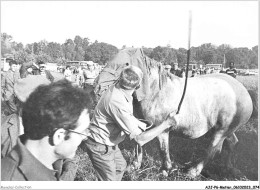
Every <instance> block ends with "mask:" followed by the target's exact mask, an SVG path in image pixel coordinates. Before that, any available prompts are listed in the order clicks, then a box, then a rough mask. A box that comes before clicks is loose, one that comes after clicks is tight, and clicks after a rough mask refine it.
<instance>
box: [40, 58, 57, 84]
mask: <svg viewBox="0 0 260 190" xmlns="http://www.w3.org/2000/svg"><path fill="white" fill-rule="evenodd" d="M38 65H39V69H38V70H37V71H36V73H35V75H44V76H46V78H47V79H48V80H50V81H51V82H53V81H54V77H53V76H52V74H51V72H50V71H49V70H47V69H46V64H45V63H44V62H43V61H39V62H38Z"/></svg>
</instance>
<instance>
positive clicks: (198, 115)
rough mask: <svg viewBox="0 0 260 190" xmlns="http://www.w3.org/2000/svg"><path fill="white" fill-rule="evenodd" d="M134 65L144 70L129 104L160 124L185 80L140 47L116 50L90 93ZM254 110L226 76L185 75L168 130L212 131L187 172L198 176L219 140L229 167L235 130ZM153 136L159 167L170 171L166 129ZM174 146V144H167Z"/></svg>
mask: <svg viewBox="0 0 260 190" xmlns="http://www.w3.org/2000/svg"><path fill="white" fill-rule="evenodd" d="M127 65H135V66H138V67H139V68H140V69H141V70H142V71H143V74H144V75H143V79H142V84H141V87H140V89H138V90H137V91H136V93H135V97H136V99H137V101H136V103H135V105H134V108H136V113H137V115H138V116H139V118H144V119H146V120H150V121H152V122H153V123H154V125H160V124H161V123H162V122H164V121H165V119H166V117H167V115H169V113H172V112H173V111H176V110H177V107H178V104H179V102H180V99H181V96H182V93H183V89H184V79H181V78H178V77H175V76H174V75H171V74H167V73H166V72H165V71H164V70H163V67H162V64H161V63H159V62H156V61H154V60H152V59H150V58H148V57H147V56H145V55H144V54H143V52H142V50H141V49H124V50H122V51H120V52H119V53H118V54H117V55H116V56H115V57H114V58H113V59H112V60H111V61H110V62H109V63H108V65H107V67H106V68H105V69H104V70H103V71H102V72H101V74H100V76H99V77H98V78H97V79H96V81H95V93H96V95H97V96H99V95H101V94H102V92H104V91H105V90H106V89H107V87H108V86H109V85H111V84H112V83H113V82H114V81H115V80H116V79H117V77H118V75H119V73H120V71H121V70H122V68H123V67H125V66H127ZM252 111H253V104H252V100H251V97H250V95H249V93H248V91H247V90H246V88H245V87H244V86H243V85H242V84H241V83H240V82H238V81H237V80H236V79H234V78H233V77H230V76H228V75H226V74H211V75H202V76H197V77H194V78H189V79H188V85H187V89H186V94H185V97H184V100H183V103H182V106H181V109H180V112H179V114H176V115H173V116H172V117H171V118H169V119H171V120H174V122H169V123H175V124H174V125H172V126H171V128H170V130H173V131H175V132H177V133H179V134H181V135H183V136H185V137H188V138H191V139H195V138H198V137H201V136H202V135H204V134H205V133H207V132H209V131H211V133H210V139H211V142H210V144H209V145H208V148H207V150H206V154H205V155H204V156H203V157H202V158H201V159H199V160H198V161H196V162H194V163H193V164H192V165H191V167H190V168H188V170H187V172H188V174H189V175H190V176H192V177H195V176H197V175H199V174H200V173H201V171H202V169H203V167H204V166H205V164H207V163H208V162H209V161H210V160H211V159H212V158H213V157H214V155H215V153H216V152H220V151H221V149H222V145H223V142H224V140H225V141H227V144H228V147H229V155H228V157H227V160H226V161H225V164H226V166H227V167H228V168H233V166H232V163H231V153H232V151H233V149H234V146H235V144H236V143H237V142H238V139H237V137H236V135H235V133H234V132H235V131H236V130H237V129H238V128H239V127H241V126H243V125H244V124H245V123H246V122H247V121H248V120H249V118H250V116H251V114H252ZM170 130H166V131H164V132H163V133H161V134H160V135H159V136H158V139H159V142H160V148H161V151H162V153H163V154H162V159H163V168H164V169H165V170H166V171H170V170H171V169H173V167H172V166H173V164H172V161H171V159H170V155H169V131H170ZM170 146H174V145H172V144H171V145H170Z"/></svg>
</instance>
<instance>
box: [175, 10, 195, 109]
mask: <svg viewBox="0 0 260 190" xmlns="http://www.w3.org/2000/svg"><path fill="white" fill-rule="evenodd" d="M191 21H192V13H191V11H189V33H188V36H189V37H188V51H187V65H186V71H185V84H184V90H183V94H182V97H181V101H180V103H179V106H178V110H177V112H176V114H179V112H180V109H181V104H182V102H183V99H184V96H185V93H186V88H187V81H188V72H189V62H190V41H191Z"/></svg>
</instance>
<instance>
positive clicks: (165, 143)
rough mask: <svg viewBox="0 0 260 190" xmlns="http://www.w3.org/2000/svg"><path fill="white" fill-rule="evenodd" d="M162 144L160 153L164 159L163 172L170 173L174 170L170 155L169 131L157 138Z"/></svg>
mask: <svg viewBox="0 0 260 190" xmlns="http://www.w3.org/2000/svg"><path fill="white" fill-rule="evenodd" d="M157 138H158V140H159V143H160V153H161V157H162V162H163V164H162V168H161V169H162V171H163V173H165V172H167V173H168V172H169V171H170V170H171V169H172V162H171V159H170V153H169V131H167V132H166V131H165V132H163V133H161V134H160V135H158V136H157Z"/></svg>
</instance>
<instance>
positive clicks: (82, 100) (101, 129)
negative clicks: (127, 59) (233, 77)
mask: <svg viewBox="0 0 260 190" xmlns="http://www.w3.org/2000/svg"><path fill="white" fill-rule="evenodd" d="M9 65H10V69H9V71H7V72H5V73H2V75H1V76H2V86H1V87H2V114H1V166H2V167H1V180H2V181H57V180H66V181H71V180H74V178H75V175H76V171H77V163H76V161H75V154H76V150H77V149H78V147H79V146H80V147H81V148H82V150H83V151H85V152H86V154H88V156H89V158H90V160H91V161H92V164H93V167H94V169H95V171H96V177H97V180H100V181H115V180H117V181H119V180H121V179H122V177H123V174H124V172H125V170H126V166H127V162H126V161H125V159H124V157H123V155H122V153H121V151H120V149H119V147H118V144H120V143H121V142H122V141H124V139H125V137H126V136H127V135H128V136H129V137H130V139H134V140H135V141H136V143H138V144H139V145H144V144H145V143H147V142H149V141H151V140H152V139H153V138H155V137H156V136H157V135H159V134H160V133H162V131H164V130H166V127H168V126H165V127H162V126H154V125H153V123H152V122H150V121H144V120H139V119H137V118H135V117H134V116H133V103H132V101H133V97H132V94H133V93H134V92H135V90H136V89H138V88H139V87H140V84H141V80H142V78H143V77H142V76H143V73H142V71H141V70H140V69H139V68H138V67H135V66H127V67H125V68H124V69H123V70H122V72H121V74H120V76H119V78H118V80H117V82H116V83H115V84H114V85H112V86H110V87H109V89H108V90H107V91H106V92H104V94H103V95H102V97H101V98H100V100H99V102H98V104H97V105H96V106H95V109H94V112H92V109H93V100H92V99H91V96H90V93H88V92H87V91H86V90H85V88H93V82H94V79H95V78H96V77H97V75H98V72H96V70H95V67H94V65H93V64H91V63H90V64H88V68H87V69H86V70H85V69H82V68H79V69H78V72H77V73H76V74H77V75H76V84H77V85H75V84H74V83H73V81H72V71H71V68H70V66H67V67H66V70H65V71H64V74H63V75H64V79H61V80H58V81H56V80H54V77H53V76H52V74H51V72H50V71H48V70H46V65H45V63H44V62H38V64H36V63H34V62H33V61H31V62H30V63H27V64H24V65H22V66H19V65H18V64H17V62H16V61H14V60H12V61H10V63H9ZM233 66H234V64H233ZM165 69H166V70H167V72H169V73H173V74H175V75H177V76H179V77H183V76H182V74H183V73H184V71H182V70H180V69H179V68H178V65H174V67H173V69H172V68H171V67H169V66H166V67H165ZM231 69H232V68H231ZM232 71H234V68H233V70H232ZM227 72H230V73H231V71H227ZM233 73H235V71H234V72H233ZM193 74H194V73H193ZM80 77H82V79H80ZM81 80H82V81H84V82H82V84H83V85H81V84H80V81H81ZM3 104H4V105H5V107H3ZM91 113H93V115H92V114H91ZM168 117H169V116H168ZM148 128H149V130H147V129H148Z"/></svg>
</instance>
